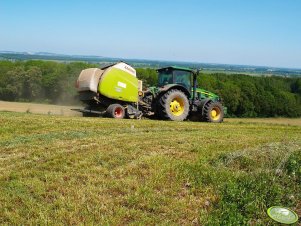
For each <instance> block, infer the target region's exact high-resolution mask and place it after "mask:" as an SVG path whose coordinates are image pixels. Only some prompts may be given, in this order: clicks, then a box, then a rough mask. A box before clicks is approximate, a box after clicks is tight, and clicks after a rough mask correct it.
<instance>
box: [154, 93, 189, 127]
mask: <svg viewBox="0 0 301 226" xmlns="http://www.w3.org/2000/svg"><path fill="white" fill-rule="evenodd" d="M188 113H189V102H188V98H187V96H186V95H185V94H184V93H183V92H182V91H180V90H175V89H172V90H170V91H168V92H166V93H165V94H163V95H162V96H161V98H160V99H159V103H158V109H157V114H158V115H159V116H161V118H162V119H169V120H172V121H183V120H185V119H186V118H187V116H188Z"/></svg>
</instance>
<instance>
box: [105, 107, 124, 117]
mask: <svg viewBox="0 0 301 226" xmlns="http://www.w3.org/2000/svg"><path fill="white" fill-rule="evenodd" d="M106 116H107V117H109V118H116V119H123V118H124V116H125V109H124V107H122V106H121V105H120V104H111V105H110V106H109V107H108V108H107V110H106Z"/></svg>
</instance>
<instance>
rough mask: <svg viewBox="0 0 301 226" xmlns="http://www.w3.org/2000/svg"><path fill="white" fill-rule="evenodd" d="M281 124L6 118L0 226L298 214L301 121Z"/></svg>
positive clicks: (246, 219)
mask: <svg viewBox="0 0 301 226" xmlns="http://www.w3.org/2000/svg"><path fill="white" fill-rule="evenodd" d="M276 121H277V120H270V121H264V120H263V121H262V120H259V121H256V120H255V121H254V120H251V119H247V120H243V119H228V120H226V121H225V123H222V124H208V123H194V122H167V121H154V120H112V119H105V118H83V117H66V116H59V115H56V116H54V115H51V114H50V115H39V114H30V113H12V112H0V123H1V127H0V170H1V174H0V224H50V225H62V224H68V225H74V224H110V225H124V224H134V225H136V224H146V225H154V224H159V225H161V224H163V225H174V224H177V225H273V224H274V223H273V222H272V220H270V219H268V217H267V215H266V209H267V208H268V207H270V206H273V205H284V206H287V207H290V208H292V209H293V210H295V211H296V212H297V213H298V214H299V216H300V215H301V201H300V200H301V188H300V185H301V184H300V180H301V169H300V165H301V139H300V138H301V126H300V121H301V120H300V119H294V120H285V119H281V122H280V124H277V122H276ZM298 125H299V126H298Z"/></svg>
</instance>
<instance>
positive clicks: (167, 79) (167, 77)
mask: <svg viewBox="0 0 301 226" xmlns="http://www.w3.org/2000/svg"><path fill="white" fill-rule="evenodd" d="M172 83H173V79H172V71H171V70H165V71H160V72H159V81H158V85H159V86H164V85H167V84H172Z"/></svg>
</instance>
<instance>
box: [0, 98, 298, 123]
mask: <svg viewBox="0 0 301 226" xmlns="http://www.w3.org/2000/svg"><path fill="white" fill-rule="evenodd" d="M72 108H82V107H81V106H63V105H51V104H37V103H21V102H8V101H0V111H11V112H27V113H34V114H49V115H62V116H82V114H81V113H79V112H76V111H72V110H71V109H72ZM225 122H238V123H269V124H281V125H295V126H301V118H226V119H225Z"/></svg>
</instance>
